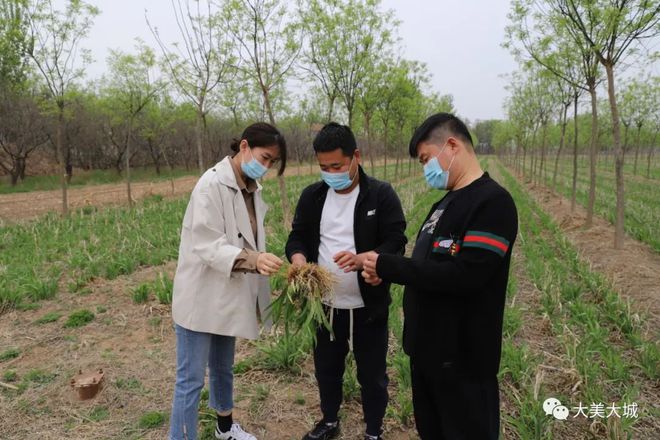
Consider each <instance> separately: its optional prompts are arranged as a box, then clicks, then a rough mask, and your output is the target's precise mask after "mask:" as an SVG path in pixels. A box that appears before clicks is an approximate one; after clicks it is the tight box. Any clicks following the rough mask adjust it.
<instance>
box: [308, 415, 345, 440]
mask: <svg viewBox="0 0 660 440" xmlns="http://www.w3.org/2000/svg"><path fill="white" fill-rule="evenodd" d="M338 435H339V422H335V423H325V422H324V421H323V420H321V421H320V422H318V423H317V424H316V426H315V427H314V429H312V430H311V431H309V432H308V433H307V434H305V436H304V437H303V438H302V440H330V439H333V438H337V436H338Z"/></svg>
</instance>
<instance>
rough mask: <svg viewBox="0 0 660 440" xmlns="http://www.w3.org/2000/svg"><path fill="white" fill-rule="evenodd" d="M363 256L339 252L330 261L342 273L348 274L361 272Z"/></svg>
mask: <svg viewBox="0 0 660 440" xmlns="http://www.w3.org/2000/svg"><path fill="white" fill-rule="evenodd" d="M364 255H365V254H364V253H362V254H357V255H355V254H354V253H352V252H349V251H341V252H339V253H337V254H335V256H334V257H332V259H333V260H334V261H335V263H336V264H337V266H339V268H340V269H344V272H346V273H348V272H355V271H358V270H362V261H363V260H364Z"/></svg>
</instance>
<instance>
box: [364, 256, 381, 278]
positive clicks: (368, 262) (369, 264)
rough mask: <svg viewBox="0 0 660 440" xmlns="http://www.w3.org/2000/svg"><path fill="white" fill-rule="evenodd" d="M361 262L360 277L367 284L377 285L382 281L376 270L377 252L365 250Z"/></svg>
mask: <svg viewBox="0 0 660 440" xmlns="http://www.w3.org/2000/svg"><path fill="white" fill-rule="evenodd" d="M363 255H364V257H363V263H362V269H363V270H362V278H364V281H365V282H366V283H367V284H371V285H372V286H377V285H379V284H380V283H382V282H383V280H382V279H381V278H380V277H379V276H378V273H377V272H376V263H377V262H378V254H377V253H376V252H373V251H371V252H365V253H364V254H363Z"/></svg>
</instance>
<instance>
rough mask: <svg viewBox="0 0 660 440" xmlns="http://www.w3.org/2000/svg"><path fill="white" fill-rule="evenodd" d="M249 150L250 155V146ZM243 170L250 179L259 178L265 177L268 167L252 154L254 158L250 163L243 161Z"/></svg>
mask: <svg viewBox="0 0 660 440" xmlns="http://www.w3.org/2000/svg"><path fill="white" fill-rule="evenodd" d="M248 150H249V151H250V156H252V150H250V147H248ZM241 170H243V172H244V173H245V175H246V176H248V177H249V178H250V179H253V180H258V179H261V178H262V177H264V174H266V171H268V168H266V167H265V166H264V165H263V164H262V163H261V162H259V161H258V160H257V159H255V158H254V156H252V160H250V161H249V162H248V163H245V162H243V161H241Z"/></svg>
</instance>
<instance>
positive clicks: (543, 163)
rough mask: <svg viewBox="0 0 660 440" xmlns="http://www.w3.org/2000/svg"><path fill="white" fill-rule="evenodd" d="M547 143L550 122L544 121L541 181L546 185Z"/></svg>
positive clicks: (540, 166)
mask: <svg viewBox="0 0 660 440" xmlns="http://www.w3.org/2000/svg"><path fill="white" fill-rule="evenodd" d="M547 143H548V123H547V122H543V126H542V132H541V163H540V165H539V168H540V170H539V178H538V180H539V183H540V184H541V185H545V179H546V176H547V174H546V169H545V168H546V166H545V150H546V148H547Z"/></svg>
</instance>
